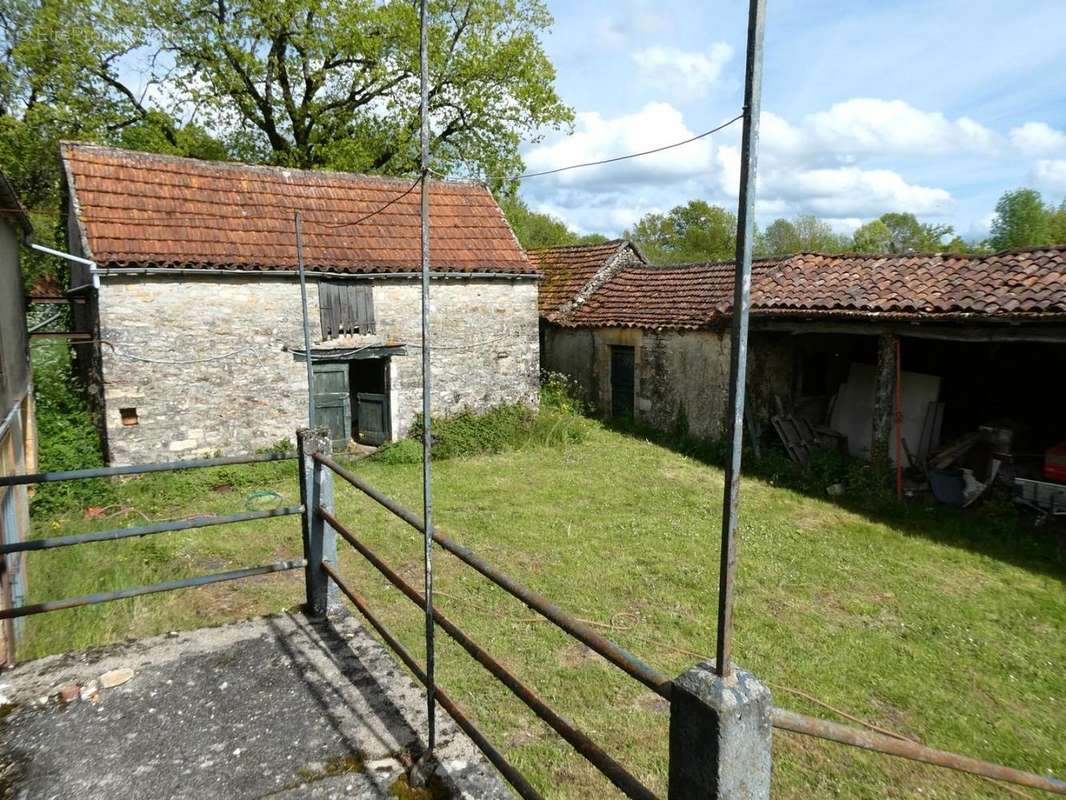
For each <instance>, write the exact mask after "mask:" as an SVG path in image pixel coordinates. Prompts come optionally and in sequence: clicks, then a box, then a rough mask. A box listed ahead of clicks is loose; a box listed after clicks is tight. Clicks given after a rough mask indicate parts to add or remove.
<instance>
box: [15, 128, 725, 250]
mask: <svg viewBox="0 0 1066 800" xmlns="http://www.w3.org/2000/svg"><path fill="white" fill-rule="evenodd" d="M743 118H744V114H743V112H742V113H740V114H738V115H737V116H735V117H733V118H732V119H730V120H728V121H726V122H723V123H722V124H721V125H718V126H716V127H714V128H711V129H710V130H707V131H704V132H703V133H698V134H696V135H695V136H690V137H689V138H688V139H683V140H681V141H679V142H672V143H671V144H664V145H662V146H660V147H653V148H652V149H650V150H641V151H640V152H637V153H626V154H624V155H620V156H612V157H611V158H603V159H600V160H598V161H583V162H580V163H577V164H567V165H566V166H562V167H555V168H554V169H546V170H542V171H540V172H524V173H519V174H511V175H486V176H484V177H483V178H482V181H483V182H487V181H501V182H507V181H521V180H526V179H527V178H541V177H544V176H547V175H557V174H559V173H560V172H568V171H570V170H574V169H584V168H585V167H598V166H603V165H604V164H615V163H617V162H619V161H628V160H630V159H633V158H642V157H644V156H650V155H655V154H656V153H662V152H665V151H667V150H673V149H674V148H677V147H684V146H685V145H687V144H692V143H693V142H696V141H699V140H700V139H706V138H707V137H708V136H711V135H712V134H715V133H718V132H719V131H721V130H724V129H725V128H728V127H729V126H730V125H733V124H734V123H736V122H739V121H740V120H742V119H743ZM426 172H432V173H433V174H434V175H436V176H437V177H439V178H442V179H447V176H446V175H444V174H443V173H440V172H437V171H436V170H433V169H429V168H427V169H426ZM425 178H426V173H423V174H422V175H419V176H418V177H417V178H415V180H414V183H412V184H411V185H410V186H409V187H407V189H406V190H404V192H403V193H402V194H399V195H397V196H396V197H394V198H392V199H391V200H389V201H388V202H387V203H385V204H384V205H383V206H381V207H380V208H377V209H375V210H373V211H371V212H369V213H367V214H364V215H363V216H361V217H359V218H358V219H356V220H353V221H352V222H337V223H330V222H319V221H317V220H314V219H308V218H305V219H304V222H307V223H309V224H311V225H316V226H318V227H319V228H329V229H338V228H349V227H354V226H356V225H360V224H362V223H364V222H366V221H367V220H369V219H372V218H373V217H376V216H377V215H378V214H380V213H381V212H383V211H385V210H386V209H388V208H391V207H392V206H394V205H395V204H396V203H398V202H400V200H402V199H403V198H405V197H407V196H408V195H409V194H411V192H413V191H414V190H415V189H416V188H418V186H419V184H421V183H422V181H423V180H425ZM0 211H27V209H15V208H0ZM30 211H31V213H39V214H57V213H58V211H56V210H52V211H44V210H40V209H33V210H30ZM175 215H178V216H181V215H182V212H180V211H176V212H175V211H168V212H166V217H173V216H175ZM187 216H188V217H189V218H191V219H195V218H201V219H216V218H217V219H227V217H224V216H223V215H221V214H219V215H213V214H202V213H198V214H190V215H187ZM83 219H84V220H85V221H86V222H127V223H128V222H131V220H130V218H129V217H118V216H116V217H106V216H93V215H91V214H87V215H84V216H83Z"/></svg>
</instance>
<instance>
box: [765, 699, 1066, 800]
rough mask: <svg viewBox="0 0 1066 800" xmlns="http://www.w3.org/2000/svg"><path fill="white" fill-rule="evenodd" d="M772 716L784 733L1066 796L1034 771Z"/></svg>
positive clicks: (775, 712)
mask: <svg viewBox="0 0 1066 800" xmlns="http://www.w3.org/2000/svg"><path fill="white" fill-rule="evenodd" d="M770 713H771V720H772V722H773V725H774V727H775V728H780V729H781V730H784V731H791V732H792V733H800V734H803V735H804V736H814V737H816V738H818V739H828V740H829V741H831V742H839V743H840V744H846V745H851V746H852V747H860V748H862V749H863V750H872V751H873V752H875V753H885V754H887V755H891V756H899V757H900V758H907V759H910V760H911V761H922V762H925V763H926V764H934V765H936V766H938V767H946V768H947V769H954V770H958V771H959V772H968V773H970V774H971V775H979V776H981V777H982V778H992V779H993V780H997V781H1006V782H1007V783H1015V784H1018V785H1019V786H1028V787H1029V788H1031V789H1043V790H1044V791H1046V792H1051V793H1052V794H1060V795H1066V782H1064V781H1060V780H1058V779H1056V778H1049V777H1046V776H1044V775H1036V774H1034V773H1032V772H1023V771H1022V770H1018V769H1012V768H1011V767H1004V766H1000V765H999V764H992V763H990V762H988V761H979V760H977V759H976V758H969V757H968V756H960V755H958V754H957V753H948V752H946V751H944V750H934V749H933V748H932V747H926V746H925V745H922V744H918V743H917V742H911V741H908V740H906V739H894V738H892V737H891V736H885V735H884V734H880V733H874V732H873V731H864V730H861V729H859V728H852V727H850V726H848V725H841V724H840V723H837V722H830V721H828V720H824V719H818V718H817V717H808V716H806V715H804V714H797V713H795V712H794V711H787V710H785V709H783V708H774V709H771V712H770Z"/></svg>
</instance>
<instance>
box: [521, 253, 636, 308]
mask: <svg viewBox="0 0 1066 800" xmlns="http://www.w3.org/2000/svg"><path fill="white" fill-rule="evenodd" d="M627 247H633V245H632V244H631V243H630V242H628V241H626V240H625V239H614V240H613V241H610V242H604V243H602V244H581V245H561V246H559V247H544V248H540V249H535V250H530V251H528V252H527V253H526V255H528V256H529V260H530V262H532V263H533V264H534V265H535V266H536V267H537V268H538V269H539V270H540V271H541V273H542V275H543V278H542V279H541V283H540V296H539V305H540V315H541V316H542V317H545V318H546V319H554V318H556V317H557V316H558V315H559V314H560V313H561V312H562V311H563V307H564V306H566V305H567V304H569V303H572V302H574V300H575V299H576V298H577V297H578V295H579V294H580V292H581V290H582V289H584V288H585V287H586V286H587V285H588V284H589V281H591V280H592V279H593V278H594V277H596V275H597V273H599V271H600V270H602V269H605V268H606V267H607V266H608V264H609V263H610V261H611V259H613V258H614V257H615V256H618V255H619V254H620V252H621V251H622V250H624V249H625V248H627ZM633 252H634V256H635V257H636V258H639V259H640V260H643V257H642V256H640V254H639V252H638V251H637V250H636V248H635V247H633Z"/></svg>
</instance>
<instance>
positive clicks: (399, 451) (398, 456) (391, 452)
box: [373, 439, 422, 464]
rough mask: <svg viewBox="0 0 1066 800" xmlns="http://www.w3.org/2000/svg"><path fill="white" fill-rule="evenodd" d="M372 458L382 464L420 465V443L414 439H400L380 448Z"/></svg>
mask: <svg viewBox="0 0 1066 800" xmlns="http://www.w3.org/2000/svg"><path fill="white" fill-rule="evenodd" d="M373 458H374V460H375V461H380V462H381V463H383V464H420V463H422V443H421V442H418V441H415V440H414V439H400V441H398V442H392V443H391V444H387V445H385V446H384V447H382V448H381V449H380V450H378V451H377V452H376V453H374V455H373Z"/></svg>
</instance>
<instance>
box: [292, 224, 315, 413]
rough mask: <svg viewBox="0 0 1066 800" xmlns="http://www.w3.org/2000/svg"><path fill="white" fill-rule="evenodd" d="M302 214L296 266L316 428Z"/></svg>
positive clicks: (310, 403) (309, 406)
mask: <svg viewBox="0 0 1066 800" xmlns="http://www.w3.org/2000/svg"><path fill="white" fill-rule="evenodd" d="M300 223H301V219H300V212H299V211H297V212H296V265H297V269H298V271H299V273H300V303H301V305H302V307H303V323H304V353H305V354H306V356H307V425H308V427H311V428H313V427H315V375H314V369H312V367H311V326H310V323H309V322H308V321H307V276H306V275H304V240H303V228H302V226H301V224H300Z"/></svg>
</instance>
